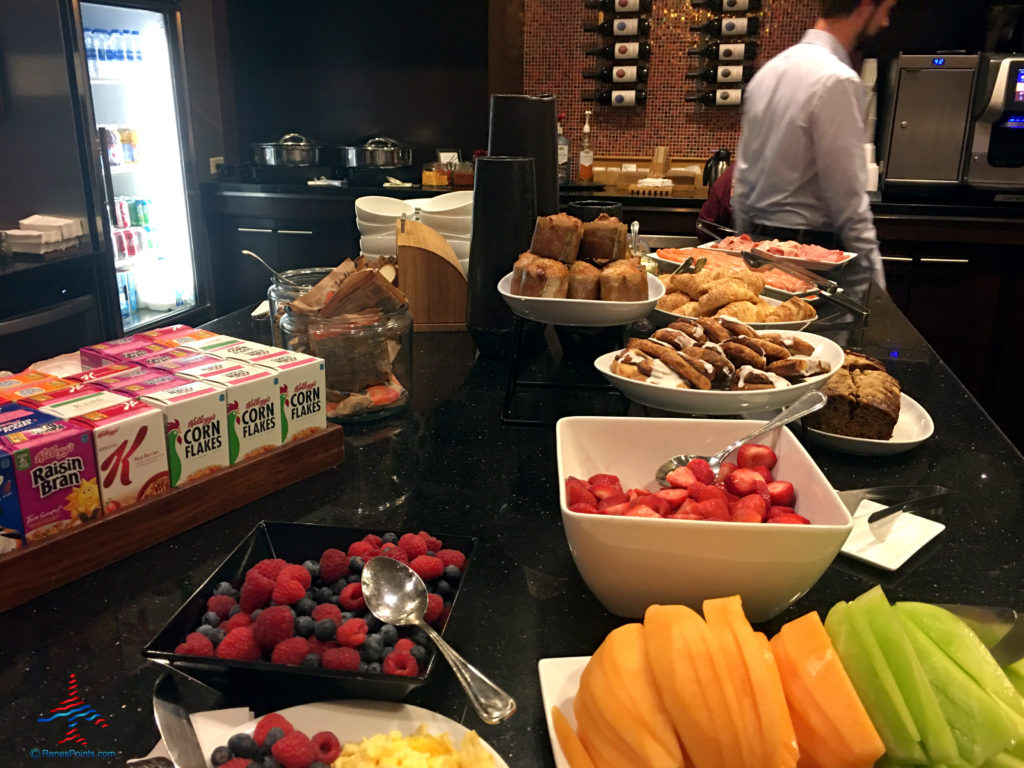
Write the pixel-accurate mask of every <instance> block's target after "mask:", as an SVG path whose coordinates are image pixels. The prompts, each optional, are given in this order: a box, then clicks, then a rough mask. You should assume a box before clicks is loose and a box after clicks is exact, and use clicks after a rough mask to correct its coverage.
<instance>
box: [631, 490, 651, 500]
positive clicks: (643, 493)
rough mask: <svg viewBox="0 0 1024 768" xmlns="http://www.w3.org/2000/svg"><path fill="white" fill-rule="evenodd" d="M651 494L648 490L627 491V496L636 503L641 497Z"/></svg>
mask: <svg viewBox="0 0 1024 768" xmlns="http://www.w3.org/2000/svg"><path fill="white" fill-rule="evenodd" d="M650 495H651V492H650V491H648V490H647V489H646V488H630V489H629V490H628V491H626V496H627V498H628V499H629V500H630V501H634V500H636V499H638V498H639V497H641V496H650Z"/></svg>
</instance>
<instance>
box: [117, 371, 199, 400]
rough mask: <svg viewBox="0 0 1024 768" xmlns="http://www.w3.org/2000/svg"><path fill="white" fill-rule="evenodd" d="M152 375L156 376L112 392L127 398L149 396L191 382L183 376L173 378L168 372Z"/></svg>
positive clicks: (157, 372) (156, 372)
mask: <svg viewBox="0 0 1024 768" xmlns="http://www.w3.org/2000/svg"><path fill="white" fill-rule="evenodd" d="M153 373H154V374H156V375H155V376H152V377H151V378H148V379H143V380H142V381H137V382H135V383H134V384H125V385H124V386H123V387H118V388H117V389H115V390H114V391H115V392H117V393H118V394H119V395H126V396H128V397H142V396H143V395H149V394H152V393H153V392H159V391H160V390H163V389H170V388H171V387H180V386H181V385H182V384H188V383H189V381H191V379H186V378H185V377H184V376H175V375H174V374H173V373H171V372H170V371H153Z"/></svg>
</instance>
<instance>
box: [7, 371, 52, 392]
mask: <svg viewBox="0 0 1024 768" xmlns="http://www.w3.org/2000/svg"><path fill="white" fill-rule="evenodd" d="M52 378H54V377H53V376H51V375H50V374H48V373H40V372H39V371H22V372H21V373H10V374H8V375H6V376H0V392H3V391H4V390H5V389H17V388H18V387H23V386H26V385H28V384H35V383H37V382H40V381H45V380H46V379H52Z"/></svg>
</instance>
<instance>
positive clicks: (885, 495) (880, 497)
mask: <svg viewBox="0 0 1024 768" xmlns="http://www.w3.org/2000/svg"><path fill="white" fill-rule="evenodd" d="M837 493H838V494H839V498H840V499H841V500H842V502H843V505H844V506H845V507H846V509H847V510H848V511H849V513H850V514H851V515H854V514H856V512H857V508H858V507H859V506H860V503H861V502H862V501H865V500H867V501H874V502H876V503H878V504H885V505H886V506H885V508H884V509H879V510H876V511H875V512H872V513H871V514H869V515H868V519H867V524H868V530H869V531H870V532H871V535H872V536H874V537H875V539H877V540H878V541H885V539H886V537H888V535H889V532H890V531H891V530H892V524H893V522H895V520H896V518H897V517H898V516H899V515H900V514H902V513H903V512H918V511H920V510H923V509H931V508H933V507H937V506H939V502H941V501H942V500H943V499H945V498H946V497H947V496H949V489H947V488H945V487H944V486H941V485H879V486H875V487H874V488H854V489H852V490H849V491H838V492H837Z"/></svg>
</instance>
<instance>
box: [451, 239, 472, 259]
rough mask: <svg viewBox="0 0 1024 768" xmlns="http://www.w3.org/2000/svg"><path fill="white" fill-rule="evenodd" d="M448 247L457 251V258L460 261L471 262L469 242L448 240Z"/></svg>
mask: <svg viewBox="0 0 1024 768" xmlns="http://www.w3.org/2000/svg"><path fill="white" fill-rule="evenodd" d="M447 240H448V245H450V246H451V247H452V250H453V251H455V256H456V257H457V258H458V259H459V261H466V262H468V261H469V245H470V243H469V240H457V239H454V238H447Z"/></svg>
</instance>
